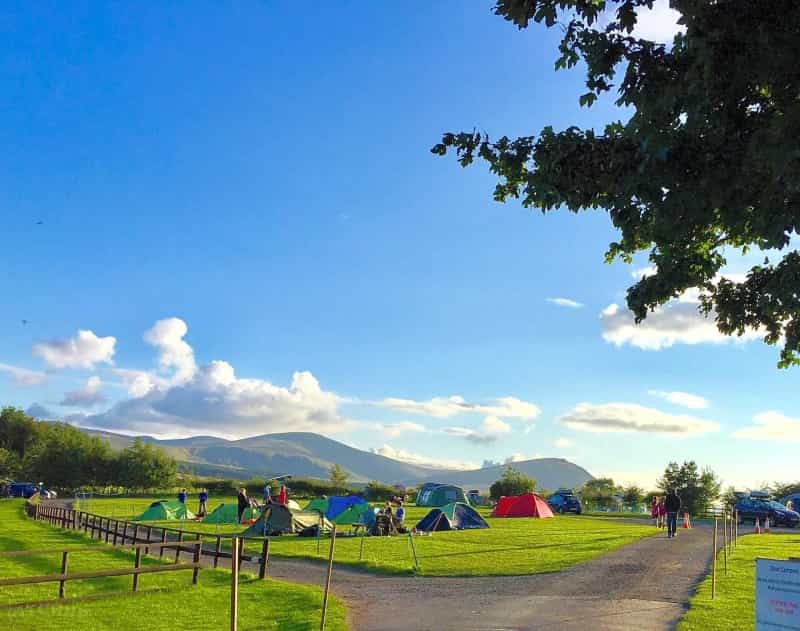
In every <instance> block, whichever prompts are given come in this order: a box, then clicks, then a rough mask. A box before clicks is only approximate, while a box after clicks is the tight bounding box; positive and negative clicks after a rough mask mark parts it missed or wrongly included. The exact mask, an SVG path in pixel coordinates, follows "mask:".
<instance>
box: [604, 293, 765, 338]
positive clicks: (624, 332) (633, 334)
mask: <svg viewBox="0 0 800 631" xmlns="http://www.w3.org/2000/svg"><path fill="white" fill-rule="evenodd" d="M600 322H601V324H602V329H603V339H604V340H606V341H607V342H610V343H612V344H614V345H615V346H623V345H625V344H630V345H631V346H636V347H637V348H641V349H643V350H648V351H657V350H661V349H662V348H668V347H670V346H674V345H675V344H704V343H705V344H724V343H726V342H731V341H733V340H741V341H749V340H754V339H758V338H759V337H761V335H760V334H759V333H758V332H757V331H746V332H745V333H744V334H743V335H742V336H739V337H736V336H729V335H723V334H722V333H720V332H719V330H718V329H717V325H716V323H715V322H714V318H713V314H712V316H709V317H705V316H704V315H703V314H701V313H700V312H699V311H698V310H697V302H696V301H695V300H693V299H690V298H686V299H682V300H673V301H671V302H669V303H667V304H666V305H664V306H663V307H659V308H658V309H656V310H655V311H653V312H652V313H649V314H648V315H647V318H646V319H645V320H644V321H642V322H641V323H639V324H636V323H634V320H633V313H631V311H629V310H628V309H626V308H621V307H620V306H619V305H617V304H611V305H609V306H608V307H606V308H605V309H603V311H602V313H601V314H600Z"/></svg>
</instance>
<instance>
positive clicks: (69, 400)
mask: <svg viewBox="0 0 800 631" xmlns="http://www.w3.org/2000/svg"><path fill="white" fill-rule="evenodd" d="M102 387H103V382H102V380H101V379H100V377H98V376H97V375H95V376H93V377H89V379H87V380H86V383H85V384H83V386H81V387H80V388H78V389H77V390H71V391H70V392H65V393H64V398H63V399H62V400H61V404H60V405H66V406H70V407H92V406H93V405H98V404H100V403H103V402H104V401H105V400H106V398H105V397H104V396H103V393H102V392H100V389H101V388H102Z"/></svg>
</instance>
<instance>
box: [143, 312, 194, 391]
mask: <svg viewBox="0 0 800 631" xmlns="http://www.w3.org/2000/svg"><path fill="white" fill-rule="evenodd" d="M188 331H189V327H187V326H186V323H185V322H184V321H183V320H181V319H180V318H165V319H164V320H159V321H158V322H156V323H155V324H154V325H153V327H152V328H151V329H149V330H147V331H145V333H144V336H143V338H144V341H145V342H147V343H148V344H150V345H151V346H155V347H156V348H157V349H158V365H159V368H160V369H161V370H162V371H165V372H166V371H174V372H173V377H172V382H173V383H186V382H187V381H189V380H190V379H191V378H192V377H194V374H195V372H196V371H197V365H196V364H195V361H194V350H193V349H192V347H191V346H189V344H188V343H187V342H186V341H185V340H184V339H183V338H184V337H185V336H186V333H188Z"/></svg>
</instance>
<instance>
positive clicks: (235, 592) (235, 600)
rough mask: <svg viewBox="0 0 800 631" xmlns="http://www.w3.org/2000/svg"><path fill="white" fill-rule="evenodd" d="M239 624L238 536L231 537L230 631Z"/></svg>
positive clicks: (234, 630)
mask: <svg viewBox="0 0 800 631" xmlns="http://www.w3.org/2000/svg"><path fill="white" fill-rule="evenodd" d="M238 626H239V537H233V538H232V539H231V631H236V630H237V628H238Z"/></svg>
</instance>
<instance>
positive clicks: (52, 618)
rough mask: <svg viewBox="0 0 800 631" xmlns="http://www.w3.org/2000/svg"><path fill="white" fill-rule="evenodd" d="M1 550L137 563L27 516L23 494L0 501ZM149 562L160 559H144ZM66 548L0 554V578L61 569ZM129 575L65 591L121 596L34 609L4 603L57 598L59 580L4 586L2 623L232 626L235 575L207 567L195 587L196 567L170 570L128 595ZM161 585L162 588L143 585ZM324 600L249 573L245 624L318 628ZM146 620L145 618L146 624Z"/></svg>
mask: <svg viewBox="0 0 800 631" xmlns="http://www.w3.org/2000/svg"><path fill="white" fill-rule="evenodd" d="M0 523H1V524H2V525H3V528H2V531H0V551H7V550H22V549H37V550H38V549H41V548H50V547H53V548H62V547H69V546H80V545H94V546H96V547H97V549H98V552H83V553H80V552H76V553H74V554H73V555H70V561H69V562H70V566H69V569H70V571H75V572H79V571H91V570H96V569H110V568H116V567H132V565H133V554H132V553H130V552H124V551H121V550H117V549H113V548H111V546H108V545H106V544H102V543H100V542H97V541H95V542H92V541H90V540H89V539H87V538H86V537H85V536H83V535H82V534H80V533H75V532H66V531H61V530H59V529H57V528H53V527H52V526H50V525H48V524H46V523H44V522H34V521H33V520H31V519H28V518H26V517H25V516H24V514H23V504H22V502H21V501H18V500H0ZM145 562H146V563H148V564H152V563H158V561H157V560H154V559H146V561H145ZM59 570H60V554H53V553H49V554H44V555H36V556H24V557H9V558H4V557H1V556H0V577H3V578H10V577H16V576H32V575H39V574H51V573H57V572H58V571H59ZM130 586H131V577H130V576H127V577H109V578H98V579H90V580H82V581H71V582H68V583H67V584H66V590H67V597H68V598H69V597H76V596H87V595H92V594H102V593H109V592H127V593H125V594H122V595H115V596H109V597H107V598H104V599H101V600H97V601H91V602H82V603H77V602H76V603H72V604H64V605H53V606H46V607H38V608H29V609H7V608H5V609H4V608H2V607H3V606H6V605H10V604H14V603H21V602H31V601H40V600H50V599H54V598H55V597H56V596H57V595H58V583H45V584H38V585H24V586H14V587H2V588H0V629H14V630H15V631H27V630H33V629H44V628H48V627H49V626H52V625H53V624H56V625H60V624H63V625H64V626H65V627H67V628H72V629H90V628H91V629H95V630H109V631H110V630H112V629H113V630H114V631H125V630H128V629H130V630H134V629H143V628H147V629H152V630H158V631H161V630H163V631H167V630H169V631H174V630H175V629H177V628H180V629H189V628H191V629H201V630H206V629H207V630H209V631H210V630H212V629H213V630H217V629H223V628H227V626H228V616H229V602H230V573H229V572H226V571H223V570H212V569H203V570H202V571H201V572H200V584H199V585H198V586H195V587H193V586H192V585H191V572H190V571H185V572H183V571H182V572H170V573H164V574H153V575H143V576H141V577H140V581H139V589H140V590H142V591H140V592H139V593H137V594H135V595H134V594H132V593H130ZM152 589H158V590H159V591H150V592H147V591H145V590H152ZM321 603H322V592H321V590H319V589H317V588H313V587H306V586H300V585H295V584H290V583H284V582H279V581H270V580H267V581H258V580H255V579H254V577H252V576H249V575H247V576H244V577H243V578H242V581H241V588H240V601H239V620H240V622H239V628H240V629H243V630H244V629H248V630H253V631H255V630H256V629H258V630H259V631H260V630H262V629H297V630H298V631H299V630H306V629H317V628H319V615H320V608H321ZM327 619H328V624H326V627H328V626H329V627H330V628H331V629H339V630H344V629H346V628H347V626H346V623H345V609H344V606H343V605H342V603H341V602H339V601H337V600H336V599H334V600H333V601H332V603H331V607H330V608H329V613H328V618H327ZM145 621H146V622H145Z"/></svg>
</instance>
